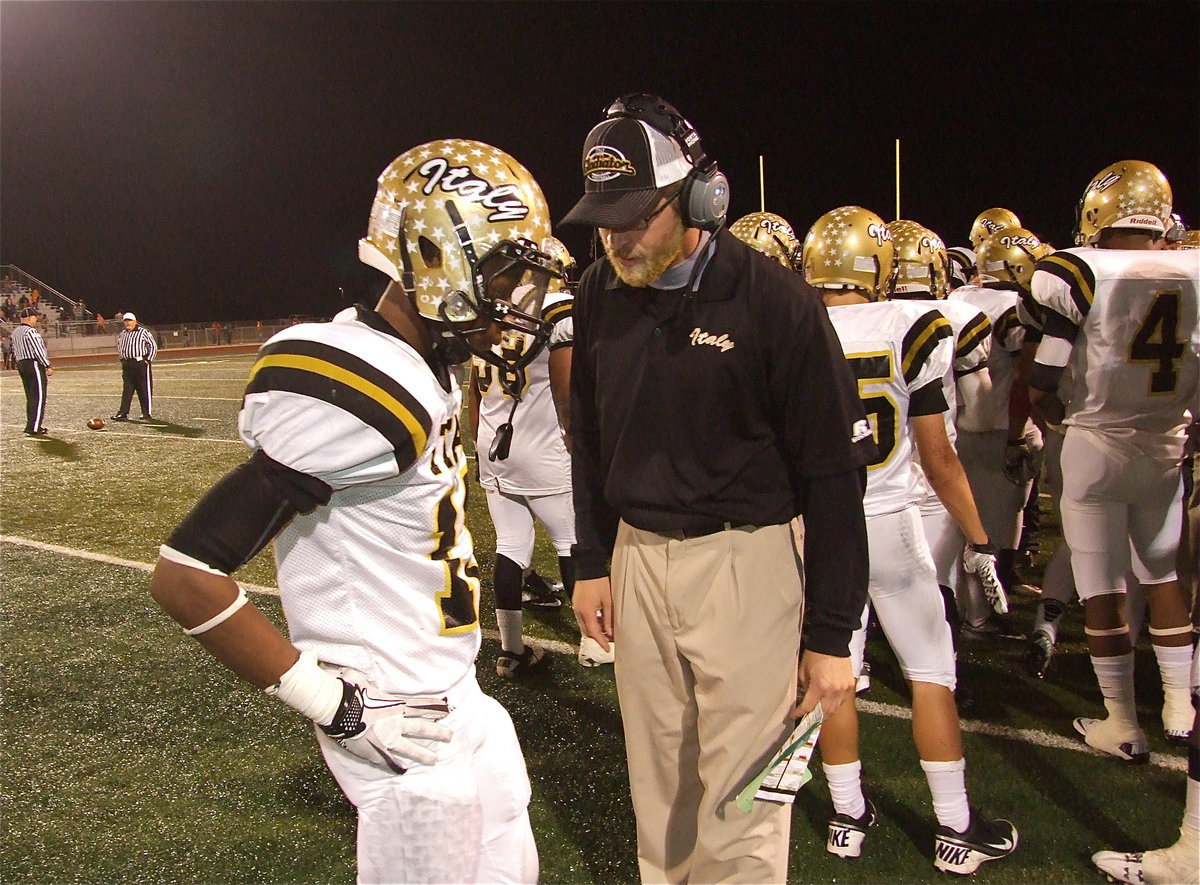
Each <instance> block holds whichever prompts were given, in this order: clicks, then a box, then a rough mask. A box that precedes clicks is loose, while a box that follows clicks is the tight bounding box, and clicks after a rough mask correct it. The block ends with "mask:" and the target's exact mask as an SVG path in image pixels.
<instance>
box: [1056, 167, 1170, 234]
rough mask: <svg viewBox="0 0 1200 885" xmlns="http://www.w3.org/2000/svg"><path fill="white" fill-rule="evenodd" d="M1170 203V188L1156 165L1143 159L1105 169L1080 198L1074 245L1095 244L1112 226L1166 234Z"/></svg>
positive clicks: (1097, 175)
mask: <svg viewBox="0 0 1200 885" xmlns="http://www.w3.org/2000/svg"><path fill="white" fill-rule="evenodd" d="M1171 200H1172V196H1171V185H1170V184H1169V183H1168V182H1167V177H1166V176H1165V175H1163V174H1162V172H1160V171H1159V169H1158V167H1157V166H1155V165H1153V164H1151V163H1144V162H1142V161H1141V160H1121V161H1120V162H1119V163H1113V164H1112V165H1111V166H1105V167H1104V168H1103V169H1101V170H1100V171H1099V172H1098V173H1097V174H1096V177H1095V178H1093V179H1092V181H1091V183H1090V184H1089V185H1088V186H1087V189H1086V190H1084V192H1083V196H1082V197H1080V199H1079V207H1078V214H1077V217H1076V226H1075V244H1076V245H1077V246H1084V245H1087V244H1089V243H1094V242H1096V240H1097V239H1098V238H1099V236H1100V231H1102V230H1104V229H1105V228H1109V227H1115V228H1129V229H1131V230H1140V231H1145V232H1147V233H1158V234H1162V233H1166V230H1167V225H1168V223H1169V221H1170V219H1171Z"/></svg>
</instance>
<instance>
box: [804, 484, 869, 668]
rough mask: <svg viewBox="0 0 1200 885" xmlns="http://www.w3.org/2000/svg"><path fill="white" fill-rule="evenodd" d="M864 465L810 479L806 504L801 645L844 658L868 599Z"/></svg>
mask: <svg viewBox="0 0 1200 885" xmlns="http://www.w3.org/2000/svg"><path fill="white" fill-rule="evenodd" d="M866 473H867V471H866V469H865V468H858V469H855V470H850V471H847V472H845V473H838V474H835V475H833V476H823V477H818V478H815V479H811V480H809V482H808V489H807V496H806V497H807V500H806V501H805V507H804V595H805V603H804V609H805V612H804V621H805V634H806V635H805V648H807V649H810V650H812V651H815V652H820V653H821V654H826V655H834V656H835V657H846V655H848V654H849V645H850V634H851V633H853V632H854V629H855V628H856V627H858V625H859V623H860V622H861V620H862V612H863V606H864V605H866V602H867V577H868V574H869V566H868V560H867V524H866V519H865V517H864V516H863V505H862V499H863V492H864V491H865V489H866V485H867V477H866Z"/></svg>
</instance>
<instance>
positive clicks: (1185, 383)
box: [1032, 248, 1200, 451]
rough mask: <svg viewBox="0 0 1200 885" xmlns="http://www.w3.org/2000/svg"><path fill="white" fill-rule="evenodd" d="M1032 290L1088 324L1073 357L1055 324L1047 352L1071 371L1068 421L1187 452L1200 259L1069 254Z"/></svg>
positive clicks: (1183, 254) (1047, 265)
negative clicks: (1055, 334) (1066, 349)
mask: <svg viewBox="0 0 1200 885" xmlns="http://www.w3.org/2000/svg"><path fill="white" fill-rule="evenodd" d="M1032 287H1033V297H1034V298H1035V299H1036V300H1037V302H1038V303H1039V304H1041V305H1043V306H1044V307H1046V308H1047V309H1048V310H1051V311H1054V312H1055V313H1056V314H1059V315H1061V316H1062V317H1065V318H1066V320H1067V321H1069V322H1070V323H1071V324H1072V325H1074V326H1076V327H1078V333H1077V335H1076V337H1075V342H1074V345H1073V346H1072V347H1070V350H1069V356H1068V355H1067V353H1066V352H1065V343H1064V342H1063V340H1062V339H1061V338H1056V337H1054V335H1053V332H1054V329H1053V327H1052V326H1051V324H1050V322H1049V320H1048V321H1047V335H1046V337H1045V338H1044V339H1043V340H1042V344H1041V345H1040V346H1039V348H1038V357H1037V361H1038V362H1039V363H1042V364H1043V365H1050V366H1064V365H1065V366H1066V368H1067V370H1068V372H1069V376H1070V380H1069V382H1068V385H1067V389H1066V390H1065V391H1064V393H1065V397H1064V403H1065V404H1066V407H1067V411H1066V419H1065V421H1064V423H1065V424H1068V425H1075V426H1079V427H1086V428H1092V429H1095V430H1101V431H1104V432H1105V433H1108V434H1111V435H1114V436H1121V437H1126V438H1130V439H1131V440H1133V441H1135V442H1139V443H1141V444H1145V445H1150V446H1160V445H1161V446H1165V447H1166V448H1167V449H1168V450H1172V451H1173V450H1174V449H1175V448H1179V449H1180V450H1181V449H1182V446H1183V439H1184V431H1185V428H1186V424H1187V418H1186V417H1185V414H1184V413H1185V411H1186V410H1188V409H1192V408H1195V406H1196V403H1197V397H1198V394H1197V386H1198V378H1200V359H1197V355H1196V354H1197V351H1200V323H1198V321H1197V290H1198V289H1200V255H1198V254H1197V253H1196V252H1193V251H1188V250H1180V251H1166V250H1147V251H1138V250H1125V249H1096V248H1079V249H1064V250H1062V251H1060V252H1055V253H1054V254H1053V255H1050V256H1047V257H1046V258H1044V259H1042V261H1040V262H1038V265H1037V270H1035V271H1034V274H1033V283H1032Z"/></svg>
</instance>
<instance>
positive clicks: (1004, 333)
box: [992, 307, 1021, 347]
mask: <svg viewBox="0 0 1200 885" xmlns="http://www.w3.org/2000/svg"><path fill="white" fill-rule="evenodd" d="M1019 325H1021V318H1020V317H1019V316H1018V315H1017V309H1016V308H1015V307H1010V308H1008V309H1007V310H1006V311H1004V313H1002V314H1000V318H999V319H997V320H996V322H995V323H994V324H993V325H992V332H993V333H994V334H995V336H996V340H997V341H999V342H1000V345H1001V346H1002V347H1003V346H1004V342H1005V340H1006V339H1007V338H1008V336H1009V333H1010V332H1012V330H1013V329H1015V328H1016V327H1017V326H1019Z"/></svg>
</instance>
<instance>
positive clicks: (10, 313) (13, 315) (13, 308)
mask: <svg viewBox="0 0 1200 885" xmlns="http://www.w3.org/2000/svg"><path fill="white" fill-rule="evenodd" d="M4 318H5V319H6V320H8V321H9V322H16V320H17V305H16V304H14V303H13V300H12V296H11V295H8V296H6V297H5V299H4Z"/></svg>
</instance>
